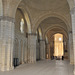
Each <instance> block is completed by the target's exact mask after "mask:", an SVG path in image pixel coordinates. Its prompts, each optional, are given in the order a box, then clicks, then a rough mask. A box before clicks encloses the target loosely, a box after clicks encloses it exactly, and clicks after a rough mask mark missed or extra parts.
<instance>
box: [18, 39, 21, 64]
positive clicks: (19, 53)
mask: <svg viewBox="0 0 75 75" xmlns="http://www.w3.org/2000/svg"><path fill="white" fill-rule="evenodd" d="M20 41H21V40H19V51H18V58H19V64H21V42H20Z"/></svg>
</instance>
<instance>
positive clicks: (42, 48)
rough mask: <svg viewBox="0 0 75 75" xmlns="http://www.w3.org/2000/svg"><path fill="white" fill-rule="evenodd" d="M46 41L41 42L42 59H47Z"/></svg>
mask: <svg viewBox="0 0 75 75" xmlns="http://www.w3.org/2000/svg"><path fill="white" fill-rule="evenodd" d="M45 52H46V51H45V41H44V40H40V59H45V54H46V53H45Z"/></svg>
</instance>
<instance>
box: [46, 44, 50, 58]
mask: <svg viewBox="0 0 75 75" xmlns="http://www.w3.org/2000/svg"><path fill="white" fill-rule="evenodd" d="M46 46H47V49H46V50H47V51H46V52H47V55H46V56H47V59H50V44H49V43H48V44H46Z"/></svg>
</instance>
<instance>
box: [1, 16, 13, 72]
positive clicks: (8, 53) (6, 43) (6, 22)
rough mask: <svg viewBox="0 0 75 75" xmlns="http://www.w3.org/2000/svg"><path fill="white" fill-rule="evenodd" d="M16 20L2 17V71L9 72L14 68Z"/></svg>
mask: <svg viewBox="0 0 75 75" xmlns="http://www.w3.org/2000/svg"><path fill="white" fill-rule="evenodd" d="M13 47H14V19H13V18H10V17H0V55H1V56H0V60H1V62H0V63H1V64H0V65H1V67H0V69H1V71H9V70H12V69H14V67H13Z"/></svg>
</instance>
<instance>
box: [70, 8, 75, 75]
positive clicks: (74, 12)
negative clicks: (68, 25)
mask: <svg viewBox="0 0 75 75" xmlns="http://www.w3.org/2000/svg"><path fill="white" fill-rule="evenodd" d="M71 19H72V33H73V49H74V65H75V7H74V9H73V10H72V11H71ZM74 75H75V67H74Z"/></svg>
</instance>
